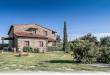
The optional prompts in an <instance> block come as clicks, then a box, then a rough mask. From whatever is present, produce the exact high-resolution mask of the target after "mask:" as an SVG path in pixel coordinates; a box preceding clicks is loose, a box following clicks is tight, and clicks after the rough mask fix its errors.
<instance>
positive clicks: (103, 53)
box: [97, 37, 110, 63]
mask: <svg viewBox="0 0 110 75" xmlns="http://www.w3.org/2000/svg"><path fill="white" fill-rule="evenodd" d="M97 61H98V62H100V63H110V37H103V38H101V39H100V50H99V54H98V56H97Z"/></svg>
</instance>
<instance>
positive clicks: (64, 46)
mask: <svg viewBox="0 0 110 75" xmlns="http://www.w3.org/2000/svg"><path fill="white" fill-rule="evenodd" d="M63 35H64V36H63V50H64V51H65V52H66V53H68V52H69V51H68V36H67V26H66V21H64V29H63Z"/></svg>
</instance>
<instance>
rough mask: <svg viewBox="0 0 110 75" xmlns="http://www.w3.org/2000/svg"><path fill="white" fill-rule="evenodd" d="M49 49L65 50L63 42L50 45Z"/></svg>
mask: <svg viewBox="0 0 110 75" xmlns="http://www.w3.org/2000/svg"><path fill="white" fill-rule="evenodd" d="M48 51H63V44H62V43H57V44H56V46H50V47H48Z"/></svg>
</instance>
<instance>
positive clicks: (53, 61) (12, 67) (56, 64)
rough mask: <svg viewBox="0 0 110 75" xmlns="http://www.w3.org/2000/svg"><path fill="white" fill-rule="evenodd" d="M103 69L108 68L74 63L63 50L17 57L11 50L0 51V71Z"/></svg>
mask: <svg viewBox="0 0 110 75" xmlns="http://www.w3.org/2000/svg"><path fill="white" fill-rule="evenodd" d="M40 70H42V71H72V72H76V71H103V72H109V71H110V68H100V67H93V66H90V65H86V64H75V63H74V62H73V58H72V56H71V54H64V53H63V52H61V51H60V52H59V51H56V52H47V53H31V54H30V55H29V56H22V57H17V56H15V55H14V54H13V53H11V52H7V53H6V52H5V53H3V54H2V53H0V71H40Z"/></svg>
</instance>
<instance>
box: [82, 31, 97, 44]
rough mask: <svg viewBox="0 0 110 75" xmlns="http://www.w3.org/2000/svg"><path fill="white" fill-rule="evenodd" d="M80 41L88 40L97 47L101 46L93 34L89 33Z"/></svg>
mask: <svg viewBox="0 0 110 75" xmlns="http://www.w3.org/2000/svg"><path fill="white" fill-rule="evenodd" d="M80 40H88V41H89V42H94V43H95V44H96V45H97V46H98V45H99V42H98V41H97V38H96V37H94V36H92V34H91V33H88V34H87V35H85V36H83V37H81V38H80Z"/></svg>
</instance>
